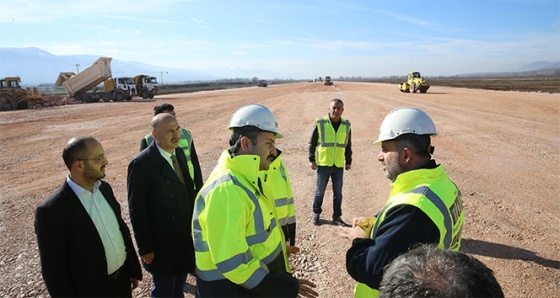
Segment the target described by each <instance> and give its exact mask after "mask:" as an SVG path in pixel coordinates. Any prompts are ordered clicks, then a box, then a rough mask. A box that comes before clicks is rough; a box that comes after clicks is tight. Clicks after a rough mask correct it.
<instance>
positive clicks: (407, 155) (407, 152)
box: [400, 147, 414, 163]
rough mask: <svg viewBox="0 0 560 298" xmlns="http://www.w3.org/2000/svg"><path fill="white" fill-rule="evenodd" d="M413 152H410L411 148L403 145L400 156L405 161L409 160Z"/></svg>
mask: <svg viewBox="0 0 560 298" xmlns="http://www.w3.org/2000/svg"><path fill="white" fill-rule="evenodd" d="M413 154H414V152H412V150H410V149H409V148H408V147H405V148H404V149H403V150H402V152H401V154H400V157H401V158H402V161H403V162H405V163H408V162H410V159H412V155H413Z"/></svg>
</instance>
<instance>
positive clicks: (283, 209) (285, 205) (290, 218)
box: [274, 163, 296, 226]
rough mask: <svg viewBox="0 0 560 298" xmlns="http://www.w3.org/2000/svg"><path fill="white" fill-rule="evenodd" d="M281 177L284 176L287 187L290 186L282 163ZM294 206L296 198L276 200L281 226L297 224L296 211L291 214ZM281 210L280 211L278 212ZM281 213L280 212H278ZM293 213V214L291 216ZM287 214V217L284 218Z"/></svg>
mask: <svg viewBox="0 0 560 298" xmlns="http://www.w3.org/2000/svg"><path fill="white" fill-rule="evenodd" d="M280 175H281V176H282V179H284V184H285V185H287V184H288V176H287V175H286V168H285V167H284V164H283V163H281V164H280ZM286 187H290V186H289V185H287V186H286ZM293 204H294V197H293V196H292V197H289V198H286V197H284V198H274V205H275V206H276V208H277V213H280V214H278V221H279V222H280V225H281V226H285V225H287V224H292V223H295V222H296V215H295V209H294V212H290V208H289V207H290V205H293ZM278 209H280V210H278ZM278 211H280V212H278ZM290 213H293V214H290ZM284 214H285V216H284Z"/></svg>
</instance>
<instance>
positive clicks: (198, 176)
mask: <svg viewBox="0 0 560 298" xmlns="http://www.w3.org/2000/svg"><path fill="white" fill-rule="evenodd" d="M181 129H182V130H184V128H181ZM148 146H150V144H148V141H147V140H146V138H145V137H144V138H142V139H141V140H140V152H142V150H144V149H146V148H148ZM189 150H190V155H191V162H192V164H193V168H194V181H193V182H194V185H195V186H196V189H197V190H200V189H201V188H202V185H203V184H204V183H202V170H201V169H200V162H199V161H198V155H197V154H196V147H195V146H194V140H193V141H192V143H191V147H190V148H189ZM187 174H188V172H187Z"/></svg>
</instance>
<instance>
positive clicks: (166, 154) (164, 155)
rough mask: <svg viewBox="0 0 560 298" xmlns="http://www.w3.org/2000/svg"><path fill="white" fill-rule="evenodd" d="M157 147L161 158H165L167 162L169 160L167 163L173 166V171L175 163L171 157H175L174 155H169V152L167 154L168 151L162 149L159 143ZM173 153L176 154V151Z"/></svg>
mask: <svg viewBox="0 0 560 298" xmlns="http://www.w3.org/2000/svg"><path fill="white" fill-rule="evenodd" d="M156 147H157V148H158V150H159V154H161V156H162V157H163V158H165V160H167V163H168V164H169V165H170V166H171V168H172V169H173V161H172V160H171V155H174V154H171V153H169V152H167V151H165V150H163V149H161V147H160V146H159V145H158V143H156ZM173 153H175V151H173Z"/></svg>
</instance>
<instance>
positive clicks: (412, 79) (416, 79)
mask: <svg viewBox="0 0 560 298" xmlns="http://www.w3.org/2000/svg"><path fill="white" fill-rule="evenodd" d="M398 86H399V89H400V90H401V92H410V93H416V91H420V93H426V91H428V89H430V84H428V82H426V80H425V79H424V78H423V77H422V75H420V73H419V72H417V71H411V72H409V73H408V80H407V81H406V82H403V83H400V84H399V85H398Z"/></svg>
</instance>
